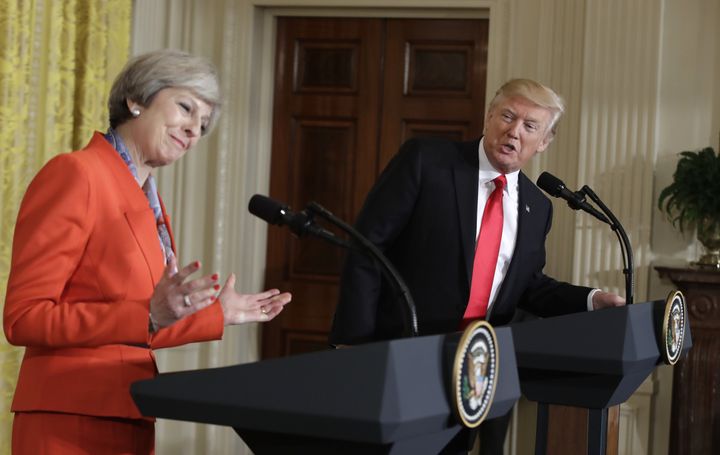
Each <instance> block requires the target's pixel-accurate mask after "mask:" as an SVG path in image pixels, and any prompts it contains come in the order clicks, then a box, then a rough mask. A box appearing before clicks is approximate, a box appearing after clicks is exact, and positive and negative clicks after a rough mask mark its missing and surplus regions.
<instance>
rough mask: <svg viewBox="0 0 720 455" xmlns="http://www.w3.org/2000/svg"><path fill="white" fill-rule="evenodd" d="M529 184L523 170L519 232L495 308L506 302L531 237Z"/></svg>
mask: <svg viewBox="0 0 720 455" xmlns="http://www.w3.org/2000/svg"><path fill="white" fill-rule="evenodd" d="M528 184H530V181H529V180H528V179H527V177H525V174H523V173H522V171H521V172H520V174H519V175H518V221H517V234H516V238H515V250H514V251H513V255H512V259H511V260H510V266H508V271H507V273H506V274H505V279H504V280H503V282H502V285H500V289H499V290H498V295H497V297H496V298H495V304H494V305H493V310H494V309H495V308H499V307H500V306H502V305H503V304H505V295H506V294H507V290H508V289H510V288H512V286H514V283H515V281H516V280H517V275H518V268H519V267H521V264H522V261H523V256H524V251H525V249H526V248H527V247H526V245H525V242H527V239H528V238H529V236H528V232H527V229H528V225H529V223H528V222H529V217H530V214H531V213H532V207H531V205H530V204H529V202H528V201H527V194H528V192H527V190H528V187H527V185H528Z"/></svg>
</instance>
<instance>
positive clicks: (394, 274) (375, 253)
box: [307, 201, 418, 337]
mask: <svg viewBox="0 0 720 455" xmlns="http://www.w3.org/2000/svg"><path fill="white" fill-rule="evenodd" d="M307 210H308V211H310V212H312V213H314V214H316V215H318V216H320V217H321V218H323V219H325V220H327V221H328V222H329V223H331V224H333V225H334V226H337V227H338V228H340V229H342V230H343V231H345V232H346V233H348V235H350V237H351V238H352V239H353V241H355V242H357V243H358V244H359V245H360V246H361V248H360V251H362V252H364V253H366V254H368V255H369V256H370V257H372V258H373V259H375V260H376V261H378V262H379V263H380V265H381V267H380V270H381V271H382V273H383V275H385V278H386V279H387V280H388V281H389V282H390V283H392V284H393V286H395V287H396V291H397V292H398V293H399V294H400V296H401V297H402V299H403V302H404V307H403V308H404V310H405V332H406V335H410V336H413V337H416V336H418V322H417V311H416V309H415V302H414V301H413V298H412V295H411V294H410V290H409V289H408V287H407V285H406V284H405V282H404V281H403V279H402V277H401V276H400V274H399V273H398V271H397V270H396V269H395V267H394V266H393V265H392V263H391V262H390V261H389V260H388V258H387V257H385V255H384V254H382V252H381V251H380V250H379V249H378V248H377V247H376V246H375V245H374V244H373V243H372V242H371V241H369V240H368V239H367V238H365V236H363V235H362V234H360V233H359V232H358V231H357V230H355V229H354V228H353V227H352V226H350V225H349V224H347V223H345V222H344V221H342V220H341V219H339V218H338V217H336V216H335V215H333V214H332V213H331V212H330V211H329V210H327V209H326V208H325V207H323V206H321V205H320V204H318V203H317V202H314V201H313V202H310V204H308V206H307Z"/></svg>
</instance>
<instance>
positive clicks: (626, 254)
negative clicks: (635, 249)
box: [578, 185, 635, 305]
mask: <svg viewBox="0 0 720 455" xmlns="http://www.w3.org/2000/svg"><path fill="white" fill-rule="evenodd" d="M578 192H579V193H582V194H585V195H587V196H588V197H589V198H590V199H592V201H593V202H595V203H596V204H597V205H598V207H600V209H601V210H602V211H603V212H604V213H605V215H606V216H607V217H608V218H609V219H610V223H608V224H610V227H611V228H612V230H613V232H615V235H617V238H618V240H619V241H620V250H621V251H622V256H623V263H624V266H625V267H624V268H623V274H624V275H625V301H626V302H625V303H626V304H627V305H631V304H632V303H633V295H634V288H635V284H634V280H633V253H632V246H631V245H630V240H629V239H628V236H627V234H626V233H625V229H623V227H622V225H621V224H620V221H618V219H617V218H616V217H615V215H613V213H612V212H611V211H610V209H609V208H608V207H607V206H606V205H605V204H603V202H602V201H601V200H600V198H599V197H598V195H597V194H595V192H594V191H593V190H592V189H590V187H589V186H587V185H584V186H583V187H582V188H581V189H580V191H578Z"/></svg>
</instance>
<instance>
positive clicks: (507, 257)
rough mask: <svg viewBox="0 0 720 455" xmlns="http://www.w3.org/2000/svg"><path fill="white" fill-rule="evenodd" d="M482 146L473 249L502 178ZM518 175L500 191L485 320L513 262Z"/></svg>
mask: <svg viewBox="0 0 720 455" xmlns="http://www.w3.org/2000/svg"><path fill="white" fill-rule="evenodd" d="M483 144H484V138H481V139H480V146H479V147H478V162H479V165H480V166H479V169H478V198H477V201H478V202H477V223H476V229H475V242H476V245H475V247H476V248H477V238H478V236H479V235H480V225H481V224H482V217H483V212H485V204H487V200H488V199H489V198H490V194H491V193H492V192H493V190H494V189H495V183H493V180H495V179H496V178H497V177H499V176H500V174H501V173H500V172H498V171H497V170H496V169H495V168H494V167H493V166H492V164H490V161H488V158H487V155H485V149H484V146H483ZM519 173H520V171H515V172H511V173H510V174H505V178H506V179H507V185H506V186H505V188H504V189H503V230H502V239H501V240H500V252H499V253H498V260H497V264H496V265H495V276H494V277H493V284H492V288H491V289H490V299H489V302H488V309H487V316H485V318H486V319H487V318H489V317H490V312H491V311H492V307H493V305H494V304H495V298H496V297H497V293H498V290H499V289H500V285H501V284H502V282H503V280H504V279H505V275H507V271H508V268H509V267H510V261H512V257H513V253H514V252H515V243H516V241H517V226H518V203H519V200H520V187H519V184H518V175H519ZM598 291H599V289H594V290H592V291H591V292H590V293H589V294H588V297H587V309H588V311H592V309H593V307H592V297H593V295H595V293H596V292H598Z"/></svg>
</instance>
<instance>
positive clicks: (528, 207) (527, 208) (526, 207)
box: [525, 205, 530, 213]
mask: <svg viewBox="0 0 720 455" xmlns="http://www.w3.org/2000/svg"><path fill="white" fill-rule="evenodd" d="M525 211H526V212H528V213H530V206H529V205H526V206H525Z"/></svg>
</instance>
